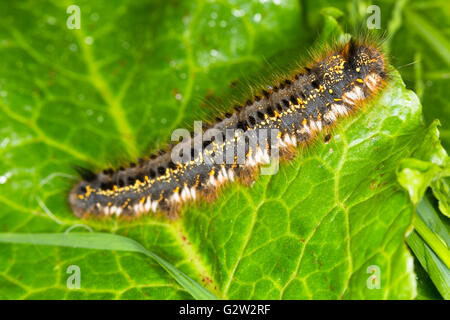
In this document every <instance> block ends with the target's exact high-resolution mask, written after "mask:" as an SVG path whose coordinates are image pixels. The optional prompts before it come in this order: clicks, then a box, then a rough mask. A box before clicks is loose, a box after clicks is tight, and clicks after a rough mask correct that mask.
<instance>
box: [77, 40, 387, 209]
mask: <svg viewBox="0 0 450 320" xmlns="http://www.w3.org/2000/svg"><path fill="white" fill-rule="evenodd" d="M387 74H388V72H387V62H386V58H385V56H384V54H383V52H382V51H381V50H380V48H379V47H378V46H377V45H374V44H372V43H370V42H368V41H364V40H361V41H359V40H354V39H351V40H350V41H348V42H346V43H344V44H340V45H336V46H335V47H334V48H333V49H329V50H328V51H327V54H323V55H322V56H321V57H319V58H317V59H315V60H314V61H313V62H312V63H311V64H309V65H307V66H305V67H302V68H299V69H297V70H295V71H294V72H293V73H292V74H290V75H289V76H286V77H285V78H284V79H281V80H279V81H278V82H277V83H276V84H271V85H270V86H267V89H265V90H263V92H262V93H261V95H258V96H255V97H253V99H250V100H248V101H247V102H246V103H245V104H243V105H237V106H235V107H234V111H233V112H230V113H226V114H225V117H224V118H223V119H220V118H219V119H217V121H216V122H215V123H214V124H212V125H211V127H210V128H208V130H209V131H208V130H206V131H205V132H204V136H205V137H208V133H209V132H214V134H213V135H212V136H213V138H211V137H209V141H205V140H204V139H203V138H202V140H201V141H200V148H198V147H195V141H196V140H198V135H197V134H194V135H191V136H190V137H189V139H186V140H185V141H182V142H179V143H178V144H175V145H174V147H173V148H172V149H170V150H169V151H167V152H161V154H159V155H157V156H152V157H151V158H150V159H148V160H143V161H140V162H139V163H137V164H131V165H130V166H129V167H127V168H120V169H119V170H115V171H113V170H111V169H108V170H104V171H103V172H100V173H98V174H94V173H92V172H90V171H88V170H82V172H81V175H82V176H83V178H84V180H82V181H81V182H79V183H78V184H77V185H76V186H75V187H74V188H73V189H72V190H71V191H70V195H69V203H70V205H71V207H72V209H73V211H74V213H75V214H76V215H77V216H79V217H87V216H98V217H100V216H129V217H136V216H140V215H142V214H145V213H148V212H164V213H166V214H167V215H168V216H169V217H176V216H177V213H178V212H179V211H180V209H181V208H182V205H183V204H184V203H185V202H188V201H193V200H197V199H199V198H206V199H214V197H215V195H216V194H217V191H218V190H219V188H220V187H221V186H222V185H223V184H224V183H226V182H227V181H234V180H235V179H238V180H241V181H243V182H244V183H246V184H249V183H251V182H252V181H253V179H254V176H255V174H256V172H257V168H258V167H259V166H260V165H262V164H266V163H268V162H270V160H271V158H272V157H273V156H274V151H275V150H277V152H278V150H279V154H280V158H282V159H283V158H284V159H290V158H291V157H292V156H293V155H294V154H295V152H296V150H297V148H296V147H297V145H298V144H304V143H306V142H308V141H310V140H311V139H313V137H314V135H315V134H316V133H318V132H321V131H323V130H326V129H327V128H329V127H330V126H331V125H332V124H334V123H335V122H336V121H337V120H338V119H339V118H340V117H343V116H346V115H348V114H350V113H351V112H353V111H355V110H357V109H358V107H360V106H361V105H363V104H365V103H367V101H369V100H370V99H372V98H373V97H375V96H376V95H377V94H378V92H379V91H380V90H381V89H382V88H383V87H384V86H385V84H386V80H387V79H388V75H387ZM261 130H275V132H276V134H275V135H272V134H267V135H264V137H263V138H261V136H262V135H261V134H259V133H260V132H261ZM230 131H231V132H232V134H231V135H230V134H229V132H230ZM252 134H253V135H254V136H258V139H256V143H253V144H251V143H250V142H249V138H248V137H249V136H250V137H251V136H252ZM209 136H211V135H209ZM239 143H240V144H241V145H242V146H243V149H242V150H243V157H244V158H243V161H239V159H238V157H237V156H236V153H232V154H233V155H234V156H233V157H231V158H228V161H226V160H227V159H224V158H227V157H222V158H221V159H222V161H213V160H216V158H217V155H218V154H222V155H224V154H225V153H226V152H225V151H224V150H228V149H230V148H231V149H233V150H234V151H236V149H237V146H238V145H239ZM197 145H198V144H197ZM230 146H232V147H230ZM175 151H176V152H175ZM174 154H177V155H181V156H182V157H184V158H183V160H180V159H179V157H178V158H177V159H179V160H174ZM186 157H187V159H186ZM213 158H214V159H213ZM230 159H231V160H230Z"/></svg>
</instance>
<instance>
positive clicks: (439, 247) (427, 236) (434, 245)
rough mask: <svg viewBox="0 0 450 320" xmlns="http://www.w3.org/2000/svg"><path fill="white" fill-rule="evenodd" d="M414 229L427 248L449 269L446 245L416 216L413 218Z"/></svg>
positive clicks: (449, 256)
mask: <svg viewBox="0 0 450 320" xmlns="http://www.w3.org/2000/svg"><path fill="white" fill-rule="evenodd" d="M414 229H415V230H416V231H417V233H418V234H419V235H420V236H421V237H422V238H423V239H424V240H425V242H426V243H427V244H428V246H429V247H430V248H431V249H433V251H434V252H435V253H436V254H437V256H438V257H439V258H440V259H441V260H442V262H444V263H445V265H446V266H447V268H450V252H449V250H448V247H447V244H446V243H445V242H444V241H443V240H442V239H441V238H439V236H437V235H436V234H435V233H434V232H433V231H431V229H430V228H428V226H427V225H426V224H425V222H423V220H422V219H421V218H420V216H419V215H417V214H416V215H415V217H414Z"/></svg>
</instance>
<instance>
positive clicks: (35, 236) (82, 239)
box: [0, 232, 217, 300]
mask: <svg viewBox="0 0 450 320" xmlns="http://www.w3.org/2000/svg"><path fill="white" fill-rule="evenodd" d="M0 242H4V243H21V244H34V245H49V246H62V247H72V248H86V249H96V250H115V251H128V252H138V253H142V254H144V255H146V256H148V257H151V258H152V259H154V260H155V261H156V262H157V263H158V264H159V265H160V266H161V267H163V268H164V269H165V270H166V271H167V272H168V273H169V274H170V275H171V276H172V277H173V278H174V279H175V280H176V281H177V282H178V283H179V284H180V285H181V286H182V287H183V288H184V289H186V291H187V292H189V293H190V294H191V295H192V296H193V297H194V298H195V299H197V300H216V299H217V297H216V296H214V295H213V294H212V293H211V292H209V291H208V290H206V289H205V288H203V287H202V286H201V285H199V284H198V283H197V282H195V281H194V280H192V279H191V278H189V277H188V276H187V275H186V274H184V273H183V272H181V271H180V270H178V269H177V268H175V267H174V266H173V265H172V264H170V263H169V262H167V261H166V260H164V259H163V258H161V257H159V256H158V255H156V254H154V253H153V252H151V251H149V250H147V249H145V248H144V247H143V246H142V245H141V244H140V243H138V242H136V241H134V240H133V239H130V238H127V237H123V236H119V235H114V234H108V233H76V232H74V233H68V234H65V233H0Z"/></svg>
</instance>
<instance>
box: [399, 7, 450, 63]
mask: <svg viewBox="0 0 450 320" xmlns="http://www.w3.org/2000/svg"><path fill="white" fill-rule="evenodd" d="M406 17H407V20H408V23H409V25H411V26H412V27H413V28H414V29H415V30H416V32H417V33H418V34H420V35H421V36H422V38H423V39H424V40H425V41H427V42H428V43H429V44H430V46H431V48H433V49H434V51H435V52H436V54H438V55H440V56H441V58H442V59H443V60H444V61H445V62H446V63H447V65H449V66H450V43H449V42H448V41H447V39H446V38H445V37H444V36H443V35H442V34H441V33H440V32H439V31H438V30H436V29H435V28H434V27H433V26H432V25H431V24H429V23H428V22H427V21H426V20H425V19H423V18H422V17H421V16H420V15H418V14H416V13H415V12H414V11H412V10H406Z"/></svg>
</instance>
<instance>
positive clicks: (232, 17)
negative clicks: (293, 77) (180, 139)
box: [0, 0, 428, 299]
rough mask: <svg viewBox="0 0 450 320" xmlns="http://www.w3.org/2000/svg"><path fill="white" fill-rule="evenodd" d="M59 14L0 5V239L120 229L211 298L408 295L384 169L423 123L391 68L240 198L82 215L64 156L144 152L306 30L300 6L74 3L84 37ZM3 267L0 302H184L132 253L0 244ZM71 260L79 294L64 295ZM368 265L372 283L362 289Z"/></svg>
mask: <svg viewBox="0 0 450 320" xmlns="http://www.w3.org/2000/svg"><path fill="white" fill-rule="evenodd" d="M68 5H69V3H68V4H67V5H66V4H65V5H62V4H60V2H57V3H56V2H45V3H43V4H42V5H40V6H39V7H36V6H35V5H34V3H33V2H29V3H20V4H19V3H16V2H14V3H8V5H5V4H0V8H1V11H2V13H3V14H2V21H1V23H0V50H1V51H0V52H1V55H2V59H0V69H1V70H2V73H1V75H0V127H1V128H2V134H3V138H2V140H0V148H1V150H0V152H1V153H2V157H0V170H1V171H0V181H1V184H0V202H1V204H2V209H1V210H0V227H1V229H2V232H8V233H61V232H64V231H65V230H67V229H68V228H70V229H73V228H77V227H80V228H81V227H84V228H89V229H93V230H94V231H96V232H106V233H112V234H116V235H122V236H126V237H127V238H129V239H133V240H134V241H137V242H138V243H140V244H141V245H142V246H143V247H145V248H148V249H149V250H150V251H151V252H153V253H155V254H156V255H158V256H159V257H161V258H163V259H164V260H165V261H167V262H168V263H170V264H171V265H173V266H174V267H175V268H176V269H178V270H180V271H181V272H183V273H184V274H185V275H187V276H188V277H189V278H191V279H193V280H194V281H196V282H197V283H200V284H201V285H202V286H203V287H204V288H205V289H206V290H208V291H209V292H212V293H213V294H214V295H215V296H216V297H218V298H223V299H264V298H271V299H280V298H282V299H302V298H304V299H313V298H314V299H318V298H327V299H339V298H342V299H352V298H358V299H381V298H385V299H410V298H414V296H415V294H416V290H415V285H416V283H415V279H414V273H413V270H412V257H411V255H410V253H409V252H408V250H407V248H406V246H405V243H404V235H405V233H406V232H407V230H408V229H409V228H410V227H411V220H412V212H413V205H412V203H411V201H410V199H409V197H408V193H407V192H406V191H404V190H403V189H402V188H401V187H400V185H399V184H398V183H397V180H396V168H397V166H398V164H399V162H400V161H401V160H402V159H406V158H411V157H412V155H413V153H414V151H415V150H416V149H417V148H418V146H420V145H422V142H423V140H424V137H425V136H426V134H427V132H428V131H427V128H426V127H425V126H424V125H423V123H422V121H421V116H422V115H421V106H420V103H419V101H418V99H417V97H416V95H415V94H414V93H412V92H411V91H409V90H407V89H406V88H405V86H404V84H403V82H402V80H401V78H400V76H399V75H398V73H396V72H394V73H393V75H392V80H391V81H390V83H389V85H388V87H387V88H386V89H385V90H384V91H383V93H382V94H381V95H380V97H379V98H378V99H376V100H374V101H373V102H371V103H370V104H369V105H367V106H366V107H364V108H363V110H362V111H361V112H358V113H356V114H354V115H352V116H351V117H349V118H348V119H345V120H343V121H341V123H340V124H339V125H337V126H336V127H335V128H334V129H333V130H332V132H331V133H332V138H331V140H330V141H329V142H328V143H324V142H323V136H319V137H318V139H317V141H316V143H313V144H311V145H309V146H308V147H307V148H304V149H301V150H299V155H298V157H297V158H296V159H295V160H294V161H293V162H291V163H289V164H288V163H285V164H282V165H281V167H280V171H279V172H278V174H276V175H274V176H261V177H259V179H258V180H257V182H256V183H255V184H254V185H253V186H252V187H250V188H247V187H244V186H241V185H240V184H238V183H236V184H233V185H229V186H228V187H226V188H225V189H224V191H223V192H222V193H221V195H220V197H219V199H218V201H216V202H214V203H213V204H207V203H199V204H197V205H194V206H190V207H187V208H186V210H185V211H184V212H183V213H182V215H181V218H180V219H178V220H174V221H172V220H167V219H166V218H165V217H163V216H161V215H157V216H152V215H151V216H148V217H144V218H142V219H139V220H132V221H127V220H115V219H109V220H94V219H92V220H79V219H77V218H76V217H75V216H74V215H73V214H72V213H71V212H70V208H69V207H68V204H67V194H68V191H69V190H70V188H71V187H72V186H73V184H74V183H75V182H76V181H75V180H76V179H77V178H75V177H74V171H73V170H72V168H71V166H72V164H78V165H87V166H90V167H92V168H94V169H98V170H101V169H104V168H106V167H108V166H109V165H121V164H125V163H126V162H127V161H135V160H136V158H137V157H139V156H145V155H148V154H149V153H150V151H152V150H156V149H157V148H158V146H159V145H161V144H163V143H165V142H168V141H169V137H170V134H171V132H172V131H173V129H175V128H178V127H180V126H182V124H190V123H192V121H193V120H196V119H199V117H201V116H202V115H204V114H205V113H206V114H207V115H212V114H214V110H212V109H211V110H208V109H205V106H204V105H203V104H200V103H198V100H199V98H203V99H204V100H206V101H207V103H208V101H210V99H212V100H215V99H217V98H216V97H217V96H224V95H227V94H228V93H230V91H231V92H233V90H234V89H230V84H231V85H232V86H233V85H236V81H237V85H238V86H240V87H242V82H243V79H244V75H254V77H255V78H257V77H260V76H261V74H262V73H264V72H270V71H271V70H263V69H267V67H266V65H265V64H264V61H265V59H266V58H268V59H269V60H270V59H271V57H274V60H276V59H277V57H280V56H283V57H287V58H289V59H291V60H293V59H295V57H297V56H298V55H299V53H303V52H305V51H306V49H307V48H309V47H310V45H311V38H312V33H311V32H309V31H308V28H307V26H306V24H307V23H306V21H304V18H303V17H304V11H303V8H302V7H300V6H299V3H298V2H297V1H286V2H282V3H281V4H277V3H272V2H264V3H261V2H259V1H254V2H248V1H245V2H239V3H238V4H231V3H228V2H204V1H200V0H199V1H182V2H180V1H173V2H169V3H166V2H164V3H158V2H153V1H149V2H147V1H125V0H124V1H122V2H121V3H120V4H119V5H117V6H111V5H109V3H108V4H106V2H104V1H96V2H92V1H85V2H80V3H79V6H80V8H81V14H82V27H81V29H80V30H69V29H67V27H66V19H67V17H68V15H67V14H66V8H67V6H68ZM335 21H336V20H335ZM328 23H329V25H332V24H334V21H333V20H332V19H328ZM219 101H223V100H219ZM207 103H206V104H207ZM86 235H88V233H86ZM0 257H1V259H0V297H2V298H8V299H17V298H20V299H46V298H48V299H62V298H66V299H89V298H98V299H185V298H193V296H192V295H191V294H189V292H187V291H186V290H185V288H183V287H182V286H180V285H179V283H178V282H177V281H176V280H175V279H174V277H172V276H171V275H170V274H169V273H167V272H166V271H165V270H164V269H162V268H161V266H160V265H159V264H158V263H156V262H154V261H153V260H150V259H147V258H146V257H144V256H142V255H139V254H137V253H130V252H123V251H117V250H102V251H95V250H88V249H83V248H77V249H76V248H60V247H48V246H37V245H34V244H32V243H30V244H29V245H23V244H2V245H0ZM70 265H78V266H79V267H80V270H81V275H82V279H83V280H82V285H81V289H79V290H69V289H68V288H67V287H66V279H67V277H68V275H67V274H66V269H67V267H68V266H70ZM374 266H375V267H378V270H379V275H378V274H377V275H378V278H377V280H380V288H379V289H376V288H372V289H371V288H369V287H370V286H368V285H367V284H368V282H370V279H369V277H372V276H373V275H372V274H370V272H371V270H374V268H373V267H374ZM368 272H369V273H368Z"/></svg>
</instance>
